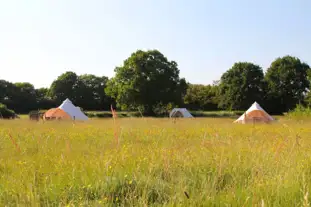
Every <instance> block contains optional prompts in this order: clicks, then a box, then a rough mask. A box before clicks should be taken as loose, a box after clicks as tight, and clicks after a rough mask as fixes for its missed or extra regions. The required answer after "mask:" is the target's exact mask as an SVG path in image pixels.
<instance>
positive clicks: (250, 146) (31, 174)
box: [0, 118, 311, 206]
mask: <svg viewBox="0 0 311 207" xmlns="http://www.w3.org/2000/svg"><path fill="white" fill-rule="evenodd" d="M118 121H119V123H118V124H119V125H120V127H121V129H120V133H119V136H118V141H119V145H117V144H116V141H115V137H114V136H115V134H114V130H115V128H114V127H115V125H114V123H113V120H91V121H90V122H88V123H75V124H73V123H68V122H65V123H63V122H50V123H48V122H46V123H42V122H40V123H34V122H30V121H28V120H19V121H0V205H1V206H4V205H7V206H16V205H20V206H66V205H67V206H71V205H72V206H78V205H84V206H114V205H121V206H146V205H147V206H156V205H167V206H173V205H174V206H227V205H230V206H308V205H309V203H310V202H309V201H310V192H311V191H310V189H311V128H310V126H311V121H306V120H305V121H301V122H298V121H291V120H285V119H281V120H280V121H279V122H278V123H276V124H271V125H237V124H232V120H231V119H212V118H209V119H203V118H202V119H188V120H186V119H183V120H179V121H177V122H176V123H173V122H172V121H171V120H169V119H148V118H145V119H139V118H133V119H119V120H118ZM12 140H14V141H12ZM14 142H15V144H14Z"/></svg>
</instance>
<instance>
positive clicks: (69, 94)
mask: <svg viewBox="0 0 311 207" xmlns="http://www.w3.org/2000/svg"><path fill="white" fill-rule="evenodd" d="M79 87H80V82H79V79H78V76H77V74H76V73H74V72H70V71H69V72H65V73H63V74H61V75H60V76H58V78H57V79H56V80H55V81H54V82H53V83H52V85H51V87H50V90H49V96H50V97H51V98H52V99H54V100H56V101H57V102H58V103H61V102H62V101H64V100H65V99H66V98H69V99H70V100H72V101H73V102H76V101H77V98H79V94H78V93H77V92H79V91H78V90H77V89H78V88H79Z"/></svg>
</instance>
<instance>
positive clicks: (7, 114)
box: [0, 103, 16, 119]
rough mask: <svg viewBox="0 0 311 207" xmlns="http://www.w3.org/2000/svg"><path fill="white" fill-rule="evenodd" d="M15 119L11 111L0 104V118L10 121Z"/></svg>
mask: <svg viewBox="0 0 311 207" xmlns="http://www.w3.org/2000/svg"><path fill="white" fill-rule="evenodd" d="M15 117H16V114H15V112H14V111H13V110H10V109H8V108H7V106H6V105H4V104H2V103H0V118H4V119H11V118H15Z"/></svg>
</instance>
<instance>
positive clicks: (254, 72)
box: [219, 62, 265, 110]
mask: <svg viewBox="0 0 311 207" xmlns="http://www.w3.org/2000/svg"><path fill="white" fill-rule="evenodd" d="M264 94H265V82H264V74H263V71H262V69H261V67H259V66H258V65H254V64H253V63H248V62H239V63H235V64H234V65H233V66H232V68H231V69H229V70H228V71H227V72H225V73H224V74H223V75H222V76H221V80H220V85H219V107H220V108H224V109H231V110H246V109H247V108H249V106H251V104H252V103H254V102H255V101H257V102H258V103H262V102H263V101H264Z"/></svg>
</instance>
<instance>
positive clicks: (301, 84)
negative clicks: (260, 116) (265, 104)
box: [265, 56, 310, 112]
mask: <svg viewBox="0 0 311 207" xmlns="http://www.w3.org/2000/svg"><path fill="white" fill-rule="evenodd" d="M309 69H310V67H309V66H308V65H307V64H306V63H303V62H301V61H300V60H299V59H298V58H295V57H291V56H285V57H282V58H277V59H276V60H275V61H274V62H273V63H272V64H271V66H270V67H269V68H268V70H267V73H266V76H265V79H266V81H267V83H268V97H269V99H268V101H269V109H270V111H276V112H286V111H288V110H291V109H293V108H295V106H296V104H298V103H302V102H303V101H304V98H305V94H306V92H307V89H308V88H309V85H310V84H309V81H308V76H307V73H308V70H309Z"/></svg>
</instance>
